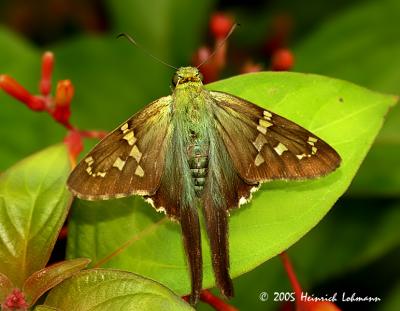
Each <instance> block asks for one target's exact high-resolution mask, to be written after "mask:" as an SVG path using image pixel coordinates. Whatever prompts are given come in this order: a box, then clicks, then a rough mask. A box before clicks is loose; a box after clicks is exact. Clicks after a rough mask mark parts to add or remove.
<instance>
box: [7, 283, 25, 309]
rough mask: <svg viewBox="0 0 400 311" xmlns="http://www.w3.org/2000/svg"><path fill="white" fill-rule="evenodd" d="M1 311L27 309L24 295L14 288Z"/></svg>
mask: <svg viewBox="0 0 400 311" xmlns="http://www.w3.org/2000/svg"><path fill="white" fill-rule="evenodd" d="M1 307H2V309H3V310H21V309H24V308H27V307H28V304H27V303H26V300H25V296H24V293H23V292H21V290H20V289H18V288H15V289H14V290H13V291H12V292H11V294H9V295H8V296H7V298H6V300H5V301H4V303H3V305H2V306H1Z"/></svg>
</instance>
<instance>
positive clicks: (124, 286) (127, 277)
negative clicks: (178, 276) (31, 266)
mask: <svg viewBox="0 0 400 311" xmlns="http://www.w3.org/2000/svg"><path fill="white" fill-rule="evenodd" d="M45 306H49V307H53V308H57V310H65V311H67V310H82V311H85V310H93V311H94V310H96V311H100V310H107V311H108V310H126V311H129V310H166V311H167V310H171V311H172V310H174V311H179V310H193V309H192V308H191V307H190V306H189V305H188V304H187V303H186V302H184V301H183V300H182V299H181V298H180V297H178V296H176V295H175V294H174V293H172V292H171V291H170V290H169V289H168V288H166V287H164V286H162V285H161V284H159V283H157V282H155V281H152V280H149V279H146V278H144V277H141V276H139V275H136V274H133V273H129V272H124V271H118V270H104V269H93V270H86V271H83V272H80V273H78V274H76V275H74V276H73V277H71V278H70V279H68V280H66V281H64V282H63V283H61V284H60V285H59V286H57V287H56V288H54V289H53V290H51V292H50V293H49V295H48V296H47V298H46V301H45Z"/></svg>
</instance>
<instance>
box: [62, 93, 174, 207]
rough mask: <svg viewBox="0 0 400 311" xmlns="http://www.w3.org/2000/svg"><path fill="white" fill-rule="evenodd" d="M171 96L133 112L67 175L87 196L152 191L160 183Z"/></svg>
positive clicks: (77, 190) (74, 189)
mask: <svg viewBox="0 0 400 311" xmlns="http://www.w3.org/2000/svg"><path fill="white" fill-rule="evenodd" d="M171 103H172V97H171V96H167V97H162V98H160V99H158V100H156V101H154V102H153V103H151V104H150V105H148V106H146V107H145V108H144V109H143V110H141V111H140V112H138V113H137V114H135V115H134V116H133V117H132V118H130V119H129V120H128V121H126V122H124V123H123V124H121V125H120V126H119V127H118V128H117V129H116V130H114V131H113V132H112V133H111V134H109V135H108V136H107V137H106V138H104V139H103V140H102V141H101V142H100V143H99V144H97V146H96V147H95V148H94V149H93V150H92V151H91V152H90V153H89V154H88V155H87V156H85V157H84V158H83V160H82V161H81V162H80V163H79V164H78V166H77V167H76V168H75V169H74V171H73V172H72V173H71V175H70V177H69V179H68V183H67V184H68V187H69V189H70V190H71V191H72V192H73V193H74V194H75V195H76V196H78V197H80V198H83V199H86V200H101V199H111V198H119V197H124V196H129V195H133V194H139V195H151V194H153V193H154V192H155V191H156V190H157V188H158V186H159V183H160V179H161V175H162V173H163V169H164V163H165V161H164V159H165V150H166V144H167V142H168V135H170V114H169V111H170V105H171Z"/></svg>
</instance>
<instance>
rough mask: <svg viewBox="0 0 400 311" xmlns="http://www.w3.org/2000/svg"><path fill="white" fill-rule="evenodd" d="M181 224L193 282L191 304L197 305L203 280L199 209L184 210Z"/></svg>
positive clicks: (182, 210)
mask: <svg viewBox="0 0 400 311" xmlns="http://www.w3.org/2000/svg"><path fill="white" fill-rule="evenodd" d="M180 222H181V229H182V235H183V243H184V246H185V251H186V254H187V257H188V261H189V266H190V276H191V282H192V292H191V294H190V304H192V305H195V304H196V303H197V302H198V300H199V297H200V292H201V288H202V279H203V267H202V265H203V262H202V254H201V235H200V222H199V215H198V213H197V209H196V208H195V207H194V208H193V207H184V208H182V209H181V213H180Z"/></svg>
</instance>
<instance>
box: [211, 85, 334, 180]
mask: <svg viewBox="0 0 400 311" xmlns="http://www.w3.org/2000/svg"><path fill="white" fill-rule="evenodd" d="M210 94H211V96H212V98H213V99H214V116H215V120H216V127H217V129H218V131H219V133H220V135H221V137H222V139H223V141H224V144H225V146H226V148H227V150H228V153H229V155H230V157H231V159H232V161H233V163H234V167H235V169H236V170H237V172H238V173H239V175H240V176H241V177H242V178H243V179H244V180H246V181H247V182H263V181H267V180H273V179H306V178H313V177H318V176H323V175H325V174H328V173H329V172H332V171H333V170H335V169H336V168H337V167H338V166H339V165H340V161H341V159H340V156H339V154H338V153H337V152H336V151H335V150H334V149H333V148H332V147H331V146H329V145H328V144H327V143H326V142H324V141H323V140H322V139H320V138H318V137H317V136H316V135H314V134H313V133H311V132H309V131H307V130H306V129H304V128H303V127H301V126H299V125H297V124H296V123H294V122H292V121H289V120H287V119H285V118H283V117H281V116H279V115H277V114H274V113H272V112H270V111H268V110H265V109H263V108H261V107H258V106H256V105H254V104H252V103H250V102H248V101H246V100H244V99H241V98H238V97H235V96H233V95H230V94H226V93H222V92H210Z"/></svg>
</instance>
